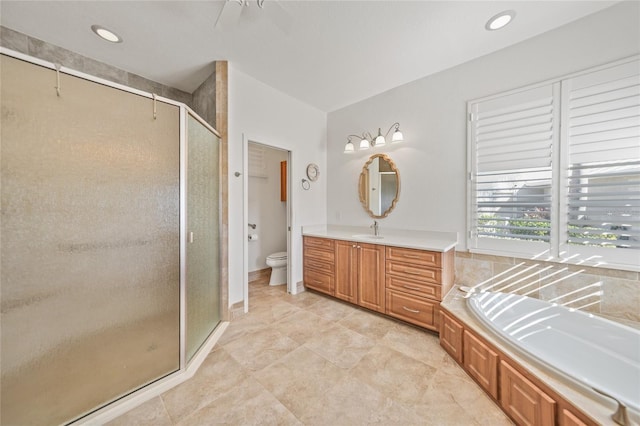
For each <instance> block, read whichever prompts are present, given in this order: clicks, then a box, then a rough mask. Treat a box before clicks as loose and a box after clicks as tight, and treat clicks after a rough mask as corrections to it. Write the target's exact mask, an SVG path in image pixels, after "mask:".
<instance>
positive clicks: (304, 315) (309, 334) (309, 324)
mask: <svg viewBox="0 0 640 426" xmlns="http://www.w3.org/2000/svg"><path fill="white" fill-rule="evenodd" d="M332 325H333V322H332V321H329V320H327V319H324V318H322V317H319V316H318V315H316V314H314V313H312V312H309V311H306V310H300V311H299V312H296V313H294V314H291V315H289V316H287V317H285V318H283V319H281V320H279V321H277V322H276V323H274V325H273V326H274V327H275V328H276V329H277V330H278V331H280V332H281V333H283V334H286V335H287V336H289V337H291V338H292V339H293V340H295V341H296V342H298V343H300V344H302V343H305V342H307V341H308V340H310V339H312V338H313V337H315V336H317V335H318V333H321V332H324V331H326V330H327V329H328V328H329V327H331V326H332Z"/></svg>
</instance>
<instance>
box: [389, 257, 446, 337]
mask: <svg viewBox="0 0 640 426" xmlns="http://www.w3.org/2000/svg"><path fill="white" fill-rule="evenodd" d="M445 263H446V265H445ZM449 264H450V265H451V266H449ZM452 265H453V250H450V251H448V252H444V253H441V252H434V251H427V250H416V249H409V248H402V247H390V246H388V247H387V248H386V270H387V272H386V301H387V311H386V312H387V314H388V315H390V316H392V317H396V318H398V319H401V320H403V321H407V322H410V323H413V324H416V325H419V326H421V327H424V328H428V329H431V330H434V331H439V327H438V323H439V318H440V313H439V306H440V300H441V298H442V295H443V294H446V292H447V291H448V290H449V289H450V288H451V285H452V284H453V283H452V281H453V274H452V272H451V269H453V266H452ZM446 266H449V268H447V267H446Z"/></svg>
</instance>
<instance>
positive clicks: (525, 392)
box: [500, 360, 556, 426]
mask: <svg viewBox="0 0 640 426" xmlns="http://www.w3.org/2000/svg"><path fill="white" fill-rule="evenodd" d="M500 404H501V405H502V409H503V410H504V411H505V413H507V414H508V415H509V416H511V418H512V419H514V420H515V421H516V423H517V424H519V425H526V426H528V425H543V426H545V425H553V424H554V423H555V406H556V402H555V401H554V400H553V399H552V398H551V397H550V396H549V395H547V394H546V393H544V392H543V391H542V390H540V389H539V388H538V387H537V386H536V385H534V384H533V383H531V382H530V381H529V380H528V379H527V378H526V377H524V376H523V375H522V374H520V373H519V372H517V371H516V370H515V369H514V368H513V367H512V366H510V365H509V364H508V363H507V362H506V361H504V360H502V361H500Z"/></svg>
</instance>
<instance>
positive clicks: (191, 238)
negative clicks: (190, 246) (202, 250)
mask: <svg viewBox="0 0 640 426" xmlns="http://www.w3.org/2000/svg"><path fill="white" fill-rule="evenodd" d="M189 242H190V243H193V232H189Z"/></svg>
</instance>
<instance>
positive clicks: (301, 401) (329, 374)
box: [254, 346, 344, 418]
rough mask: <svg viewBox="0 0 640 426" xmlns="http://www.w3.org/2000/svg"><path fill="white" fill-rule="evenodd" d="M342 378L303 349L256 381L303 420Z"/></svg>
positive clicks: (263, 372)
mask: <svg viewBox="0 0 640 426" xmlns="http://www.w3.org/2000/svg"><path fill="white" fill-rule="evenodd" d="M343 375H344V370H343V369H341V368H340V367H337V366H336V365H334V364H333V363H331V362H329V361H327V360H326V359H324V358H322V357H321V356H320V355H317V354H316V353H315V352H313V351H311V350H309V349H307V348H305V347H304V346H301V347H299V348H298V349H296V350H294V351H293V352H291V353H289V354H288V355H287V356H285V357H283V358H281V359H280V360H279V361H277V362H275V363H273V364H271V365H270V366H268V367H266V368H264V369H262V370H260V371H258V372H256V373H255V374H254V377H255V378H256V379H257V380H258V381H259V382H260V383H261V384H262V385H263V386H264V387H265V388H266V389H267V390H269V391H270V392H271V393H272V394H273V395H274V396H275V397H276V398H277V399H278V400H279V401H280V402H281V403H282V404H283V405H284V406H285V407H287V408H288V409H289V410H290V411H291V412H292V413H293V414H294V415H295V416H296V417H298V418H302V416H304V415H305V413H308V412H309V411H311V410H312V409H313V408H315V407H316V405H317V403H318V401H322V400H323V399H324V398H325V397H326V395H327V394H329V393H330V392H331V389H332V388H333V387H334V386H335V384H336V382H338V381H339V380H340V378H341V377H342V376H343Z"/></svg>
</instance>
